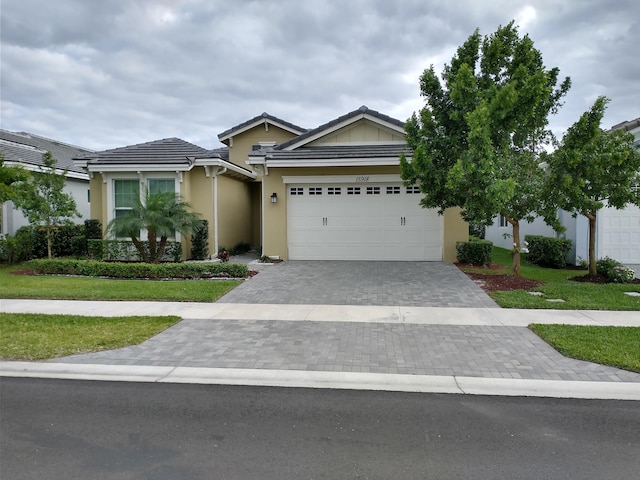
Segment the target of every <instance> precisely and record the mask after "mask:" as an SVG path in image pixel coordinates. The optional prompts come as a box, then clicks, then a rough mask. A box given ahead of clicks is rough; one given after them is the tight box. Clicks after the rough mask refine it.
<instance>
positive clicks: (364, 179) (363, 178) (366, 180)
mask: <svg viewBox="0 0 640 480" xmlns="http://www.w3.org/2000/svg"><path fill="white" fill-rule="evenodd" d="M368 181H369V177H368V176H367V177H356V183H367V182H368Z"/></svg>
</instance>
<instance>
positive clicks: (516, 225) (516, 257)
mask: <svg viewBox="0 0 640 480" xmlns="http://www.w3.org/2000/svg"><path fill="white" fill-rule="evenodd" d="M507 220H508V221H509V222H510V223H511V226H512V228H513V262H512V264H511V273H513V275H515V276H516V277H519V276H520V221H518V220H512V219H510V218H507Z"/></svg>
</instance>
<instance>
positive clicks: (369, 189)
mask: <svg viewBox="0 0 640 480" xmlns="http://www.w3.org/2000/svg"><path fill="white" fill-rule="evenodd" d="M367 195H380V187H367Z"/></svg>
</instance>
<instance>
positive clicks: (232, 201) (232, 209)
mask: <svg viewBox="0 0 640 480" xmlns="http://www.w3.org/2000/svg"><path fill="white" fill-rule="evenodd" d="M251 226H252V213H251V193H250V191H249V185H248V184H247V183H246V182H242V181H239V180H235V179H233V178H230V177H227V176H224V175H222V176H219V177H218V241H219V245H218V246H219V248H221V247H226V248H231V247H233V246H234V245H237V244H238V243H240V242H245V243H249V244H250V243H251V239H252V229H251Z"/></svg>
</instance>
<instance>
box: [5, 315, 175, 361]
mask: <svg viewBox="0 0 640 480" xmlns="http://www.w3.org/2000/svg"><path fill="white" fill-rule="evenodd" d="M179 320H180V318H179V317H176V316H166V317H114V318H107V317H82V316H76V315H40V314H29V313H0V327H1V328H0V331H1V332H2V334H1V335H0V358H2V359H5V360H28V361H32V360H44V359H48V358H55V357H62V356H66V355H73V354H79V353H88V352H97V351H101V350H110V349H114V348H121V347H126V346H128V345H137V344H139V343H141V342H143V341H144V340H146V339H148V338H149V337H152V336H154V335H157V334H158V333H160V332H162V331H163V330H165V329H166V328H168V327H170V326H171V325H174V324H175V323H176V322H178V321H179Z"/></svg>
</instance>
